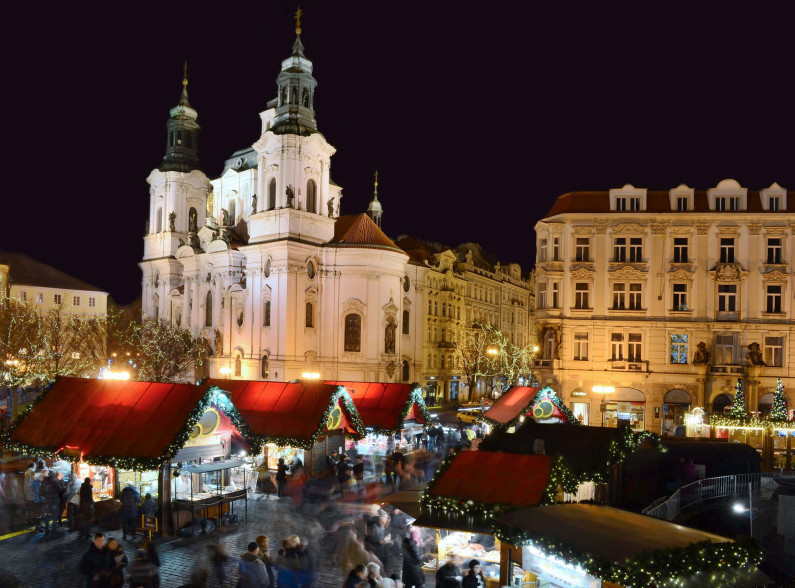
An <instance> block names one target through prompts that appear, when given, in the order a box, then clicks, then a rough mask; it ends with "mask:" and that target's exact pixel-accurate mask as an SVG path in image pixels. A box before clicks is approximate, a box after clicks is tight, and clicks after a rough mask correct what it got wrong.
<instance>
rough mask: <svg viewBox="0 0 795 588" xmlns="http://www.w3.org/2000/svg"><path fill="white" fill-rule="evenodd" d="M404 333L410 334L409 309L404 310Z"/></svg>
mask: <svg viewBox="0 0 795 588" xmlns="http://www.w3.org/2000/svg"><path fill="white" fill-rule="evenodd" d="M403 334H404V335H408V334H409V311H408V310H404V311H403Z"/></svg>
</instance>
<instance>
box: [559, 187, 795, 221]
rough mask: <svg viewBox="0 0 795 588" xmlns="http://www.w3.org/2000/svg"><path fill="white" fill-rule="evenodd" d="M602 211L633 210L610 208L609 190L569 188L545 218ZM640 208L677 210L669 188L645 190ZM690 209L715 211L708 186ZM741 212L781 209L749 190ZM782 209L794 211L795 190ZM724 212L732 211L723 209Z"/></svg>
mask: <svg viewBox="0 0 795 588" xmlns="http://www.w3.org/2000/svg"><path fill="white" fill-rule="evenodd" d="M601 212H613V213H616V214H622V215H631V214H633V213H632V212H626V211H616V210H610V192H609V191H607V190H601V191H592V192H587V191H586V192H567V193H566V194H561V195H560V196H558V199H557V200H556V201H555V204H553V205H552V208H551V209H550V210H549V212H548V213H547V214H546V215H545V216H544V218H551V217H553V216H557V215H559V214H572V213H586V214H588V213H601ZM640 212H641V213H644V212H652V213H661V212H666V213H669V212H671V213H677V212H678V211H676V210H674V209H672V208H671V200H670V196H669V192H668V191H667V190H648V191H647V192H646V210H642V211H640ZM687 212H715V211H711V210H710V209H709V201H708V198H707V191H706V190H694V192H693V210H691V211H687ZM741 212H753V213H758V212H759V213H769V214H778V212H770V211H768V210H765V209H764V207H763V206H762V197H761V195H760V194H759V191H758V190H748V198H747V202H746V209H745V210H744V211H741ZM781 212H795V191H792V190H789V191H787V209H786V210H782V211H781ZM680 214H686V212H681V213H680ZM721 214H732V213H731V212H726V213H723V212H722V213H721Z"/></svg>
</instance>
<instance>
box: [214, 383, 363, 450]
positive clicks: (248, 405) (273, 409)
mask: <svg viewBox="0 0 795 588" xmlns="http://www.w3.org/2000/svg"><path fill="white" fill-rule="evenodd" d="M206 385H207V386H209V387H210V388H213V387H217V388H220V389H221V390H224V391H226V392H229V393H230V395H231V400H232V404H234V405H235V408H237V411H238V412H239V413H240V416H241V417H243V420H244V421H245V422H246V424H247V425H248V427H249V429H250V430H251V432H252V433H253V434H254V435H257V436H259V437H271V438H277V439H288V438H293V439H300V440H303V441H309V440H310V439H311V438H312V435H313V434H314V433H315V431H317V430H318V427H320V426H321V425H323V427H325V423H322V422H321V419H322V418H323V415H324V414H325V413H326V409H328V407H329V405H330V404H331V399H332V396H333V395H334V393H335V392H336V391H337V386H335V385H332V384H327V383H322V382H302V381H298V382H262V381H254V380H207V381H206ZM340 406H341V408H342V411H343V415H344V414H345V413H346V409H345V408H344V406H343V405H342V404H340ZM347 416H348V418H347V419H343V421H342V423H341V425H342V428H345V429H346V430H347V431H348V432H349V433H356V431H355V429H353V428H352V426H351V425H350V424H349V422H350V415H347Z"/></svg>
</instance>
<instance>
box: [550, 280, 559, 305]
mask: <svg viewBox="0 0 795 588" xmlns="http://www.w3.org/2000/svg"><path fill="white" fill-rule="evenodd" d="M552 308H560V282H552Z"/></svg>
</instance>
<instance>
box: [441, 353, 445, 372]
mask: <svg viewBox="0 0 795 588" xmlns="http://www.w3.org/2000/svg"><path fill="white" fill-rule="evenodd" d="M441 368H442V369H444V355H442V365H441Z"/></svg>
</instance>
